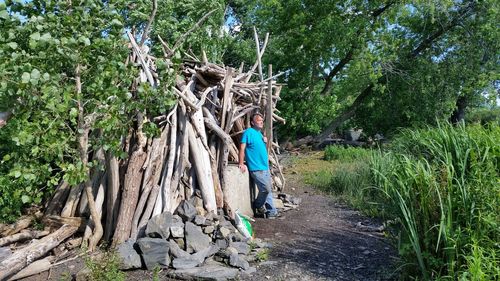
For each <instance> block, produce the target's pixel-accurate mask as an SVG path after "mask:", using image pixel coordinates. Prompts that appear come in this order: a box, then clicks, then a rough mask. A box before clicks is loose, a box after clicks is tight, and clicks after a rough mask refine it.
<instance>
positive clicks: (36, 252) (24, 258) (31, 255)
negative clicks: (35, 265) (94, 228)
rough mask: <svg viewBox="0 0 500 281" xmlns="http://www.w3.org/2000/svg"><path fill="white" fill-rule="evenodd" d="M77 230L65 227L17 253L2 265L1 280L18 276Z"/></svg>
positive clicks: (0, 264)
mask: <svg viewBox="0 0 500 281" xmlns="http://www.w3.org/2000/svg"><path fill="white" fill-rule="evenodd" d="M76 230H77V228H76V227H73V226H69V225H63V226H62V227H61V228H59V229H58V230H57V231H55V232H53V233H51V234H50V235H48V236H45V237H44V238H42V239H40V240H39V241H37V242H35V243H33V244H32V245H29V246H27V247H26V248H23V249H21V250H19V251H16V252H15V253H14V254H13V255H12V256H10V257H9V258H7V259H6V260H4V261H2V262H1V263H0V280H4V279H6V278H8V277H10V276H12V275H14V274H16V273H17V272H19V271H20V270H21V269H23V268H24V267H26V266H27V265H28V264H30V263H32V262H33V261H34V260H36V259H38V258H40V257H42V256H44V255H45V254H46V253H47V252H49V251H50V250H52V249H53V248H55V247H57V246H58V245H59V244H60V243H61V242H62V241H64V240H66V239H67V238H68V237H70V236H71V235H73V234H74V233H75V232H76Z"/></svg>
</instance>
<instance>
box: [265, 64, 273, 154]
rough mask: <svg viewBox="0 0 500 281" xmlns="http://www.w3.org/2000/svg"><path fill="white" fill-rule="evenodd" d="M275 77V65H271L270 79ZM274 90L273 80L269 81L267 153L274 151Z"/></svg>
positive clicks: (269, 69)
mask: <svg viewBox="0 0 500 281" xmlns="http://www.w3.org/2000/svg"><path fill="white" fill-rule="evenodd" d="M272 76H273V65H272V64H270V65H269V66H268V77H272ZM272 96H273V88H272V80H269V85H268V87H267V101H266V137H267V140H268V141H267V143H266V146H267V152H268V154H269V152H270V151H271V149H272V142H273V99H272Z"/></svg>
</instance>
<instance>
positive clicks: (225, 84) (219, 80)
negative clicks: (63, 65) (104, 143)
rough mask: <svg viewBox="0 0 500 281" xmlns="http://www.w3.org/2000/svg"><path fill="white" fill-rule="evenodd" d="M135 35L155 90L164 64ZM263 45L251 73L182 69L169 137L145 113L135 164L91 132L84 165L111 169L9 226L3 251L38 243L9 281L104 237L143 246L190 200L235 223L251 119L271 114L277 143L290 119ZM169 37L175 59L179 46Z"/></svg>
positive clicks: (135, 133)
mask: <svg viewBox="0 0 500 281" xmlns="http://www.w3.org/2000/svg"><path fill="white" fill-rule="evenodd" d="M199 23H200V22H199ZM128 37H129V39H130V55H129V57H128V59H127V61H128V63H134V64H135V65H137V66H138V67H140V77H138V78H137V81H136V84H137V85H138V84H139V83H149V84H150V85H151V86H153V87H155V86H156V85H158V84H159V83H161V81H158V75H157V74H156V72H155V70H156V67H155V58H154V57H152V56H150V55H149V54H148V52H147V50H148V48H147V47H146V46H144V45H142V44H141V42H144V41H145V40H144V38H143V40H141V42H139V43H137V42H136V41H135V39H134V38H135V37H134V36H133V35H132V34H130V33H128ZM255 39H256V46H257V47H256V51H257V62H256V63H255V64H254V65H253V66H252V67H251V69H250V70H248V71H246V72H245V71H243V65H242V66H241V67H240V68H239V69H234V68H231V67H227V66H221V65H216V64H213V63H210V62H208V60H207V58H206V56H205V55H203V58H202V59H197V58H195V57H193V56H189V58H188V59H186V60H184V62H183V63H182V66H181V70H180V71H178V72H173V73H176V77H175V85H174V86H173V88H172V91H173V92H174V93H175V95H176V97H177V102H176V104H175V106H174V107H173V108H172V109H171V110H170V112H165V114H163V115H161V116H156V117H154V118H153V120H151V121H153V122H155V123H156V124H158V126H159V127H160V129H161V134H160V135H159V136H158V137H155V138H152V139H151V138H146V137H145V135H144V134H143V133H142V125H143V123H144V122H145V118H146V117H144V116H142V115H141V114H140V113H138V117H137V125H136V127H135V128H131V133H130V134H129V136H128V137H126V138H124V142H123V150H124V151H125V152H127V153H128V155H129V157H128V158H127V159H126V160H119V159H117V158H116V157H114V156H112V155H111V154H108V153H106V152H105V151H104V150H102V149H99V150H97V151H94V152H93V153H89V152H88V151H87V149H86V145H87V143H88V139H85V137H84V136H82V137H81V138H80V139H79V143H80V154H81V156H82V159H85V161H89V160H95V161H98V162H99V163H100V164H101V166H102V167H105V169H103V170H102V169H95V170H91V172H90V174H89V180H88V181H87V182H86V183H83V184H81V185H79V186H69V185H68V184H67V183H66V182H64V181H63V182H61V183H60V184H59V186H58V188H57V189H56V192H55V194H54V196H53V197H52V199H51V200H50V201H49V202H48V203H47V204H46V206H45V209H44V210H43V213H42V212H38V213H36V214H34V215H32V216H30V217H27V218H24V219H22V220H20V221H18V222H17V223H16V224H14V225H10V226H3V227H2V229H0V233H1V236H0V237H3V238H0V247H2V246H6V245H9V244H11V243H14V242H17V241H21V240H30V239H33V241H32V242H31V243H30V244H28V245H26V246H24V247H21V248H19V249H17V250H16V251H15V252H14V253H12V254H11V255H10V256H9V257H8V258H7V259H4V260H2V261H0V280H4V279H6V278H9V277H11V276H13V275H14V274H16V273H18V272H19V271H20V270H22V269H23V268H25V267H26V266H28V265H29V264H31V263H33V262H35V261H37V260H38V259H40V258H42V257H45V258H44V259H43V260H39V261H37V262H36V263H34V264H33V265H35V264H37V266H33V265H32V266H31V268H33V267H35V269H34V270H33V269H30V270H33V272H35V273H36V271H38V272H40V271H43V270H47V269H48V268H50V267H51V266H53V265H54V264H55V263H57V260H58V257H57V255H56V256H54V255H53V253H55V252H57V253H65V252H67V251H69V250H71V249H73V248H75V247H78V246H80V245H86V247H88V249H89V250H93V249H94V248H95V247H96V245H97V244H98V243H99V242H102V241H106V242H108V243H110V244H111V245H112V247H117V246H118V245H120V244H122V243H123V242H125V241H126V240H128V239H131V240H136V239H138V238H140V237H142V236H144V234H145V229H146V225H147V224H148V222H149V221H150V219H151V218H153V217H155V216H157V215H159V214H162V213H164V212H166V211H169V212H170V213H174V211H175V210H176V208H177V207H178V206H179V204H180V203H181V202H182V201H183V200H188V199H192V198H194V197H197V200H198V201H199V202H201V203H202V204H201V205H202V206H201V207H200V206H198V210H197V211H198V214H208V213H214V214H217V212H218V210H219V211H220V210H224V213H225V214H226V215H227V216H229V217H234V210H231V208H230V207H229V205H228V204H227V202H226V197H225V194H226V191H227V190H228V189H230V188H231V186H228V185H227V184H226V179H227V165H228V163H229V162H232V161H234V162H236V161H238V145H239V139H240V138H241V134H242V133H243V131H244V130H245V129H246V128H247V127H248V126H249V124H250V116H251V114H252V113H254V112H256V111H258V112H260V113H262V114H264V115H265V117H266V122H267V123H266V134H267V137H268V139H269V140H273V136H272V123H273V121H278V122H284V119H282V118H281V117H279V116H278V115H277V114H276V113H277V110H276V103H277V102H278V101H279V100H280V97H279V95H280V90H281V85H279V84H278V83H276V82H275V80H274V79H275V78H276V76H277V75H275V76H274V77H273V75H272V70H271V69H272V68H271V66H269V73H268V75H267V77H268V78H266V79H265V78H264V75H263V73H262V66H261V62H260V61H261V57H262V55H263V53H264V50H265V48H266V44H267V41H268V35H266V37H265V41H264V42H259V39H258V36H257V32H255ZM160 41H161V42H162V45H163V48H164V53H165V57H166V58H167V59H168V57H169V56H171V55H172V54H173V50H172V49H170V48H168V46H167V45H166V44H165V43H164V42H163V41H162V40H161V38H160ZM177 45H178V44H175V45H174V48H175V46H177ZM78 73H79V69H78V68H77V69H76V75H77V77H75V78H76V84H77V85H76V87H77V90H78V89H79V87H81V84H80V81H79V77H78V75H79V74H78ZM255 74H257V75H255ZM252 78H253V79H252ZM88 130H90V129H87V133H88ZM87 136H88V135H87ZM268 145H269V148H268V150H269V155H270V162H271V173H272V178H273V185H274V188H275V189H276V190H280V191H281V190H283V189H284V185H285V179H284V177H283V174H282V170H281V167H280V164H279V162H278V158H277V155H276V152H275V149H276V147H277V143H274V142H272V141H269V144H268ZM35 219H42V220H43V221H44V222H45V224H46V225H48V226H50V227H51V228H50V230H44V231H25V230H24V229H26V228H27V227H28V226H29V225H30V223H31V222H32V221H33V220H35ZM23 230H24V231H23ZM38 238H41V239H39V240H36V239H38ZM55 249H57V251H55ZM49 253H52V254H49ZM59 262H60V261H59Z"/></svg>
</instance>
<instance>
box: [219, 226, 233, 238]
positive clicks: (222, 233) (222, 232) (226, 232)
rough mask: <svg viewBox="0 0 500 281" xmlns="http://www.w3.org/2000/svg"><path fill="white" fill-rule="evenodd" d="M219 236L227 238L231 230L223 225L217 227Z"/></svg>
mask: <svg viewBox="0 0 500 281" xmlns="http://www.w3.org/2000/svg"><path fill="white" fill-rule="evenodd" d="M219 234H220V235H219V237H220V238H228V236H229V234H231V230H230V229H229V228H227V227H225V226H221V227H219Z"/></svg>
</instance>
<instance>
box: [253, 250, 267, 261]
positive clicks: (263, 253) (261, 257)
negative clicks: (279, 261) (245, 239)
mask: <svg viewBox="0 0 500 281" xmlns="http://www.w3.org/2000/svg"><path fill="white" fill-rule="evenodd" d="M267 260H269V249H262V250H260V251H258V252H257V253H256V254H255V261H257V262H263V261H267Z"/></svg>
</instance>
